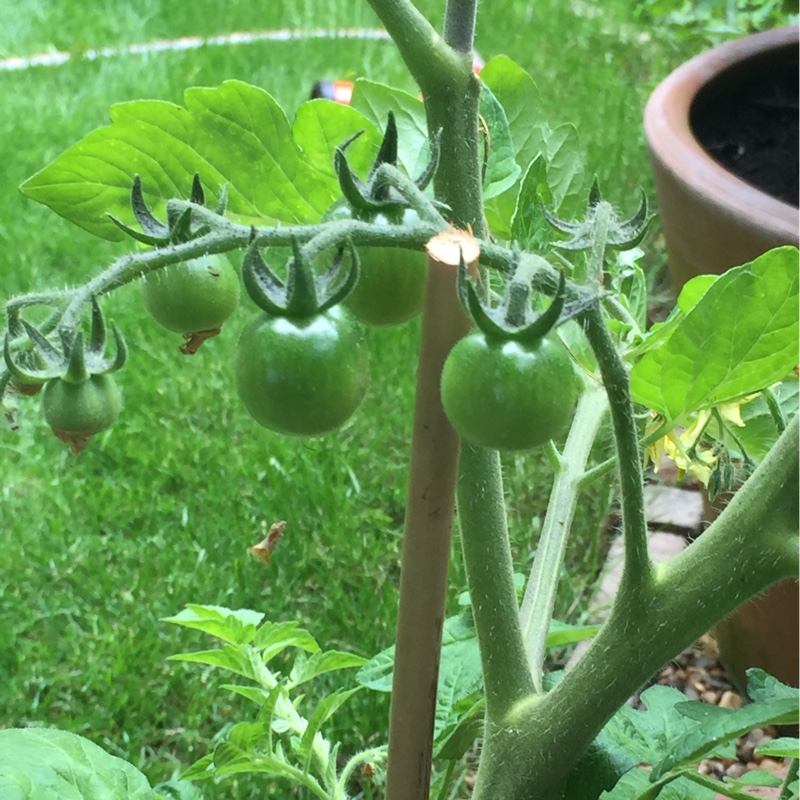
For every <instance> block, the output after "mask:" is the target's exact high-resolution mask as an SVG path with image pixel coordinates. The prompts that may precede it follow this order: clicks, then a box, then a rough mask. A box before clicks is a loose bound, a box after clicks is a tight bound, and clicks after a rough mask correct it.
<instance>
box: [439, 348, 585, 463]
mask: <svg viewBox="0 0 800 800" xmlns="http://www.w3.org/2000/svg"><path fill="white" fill-rule="evenodd" d="M577 397H578V380H577V376H576V374H575V371H574V368H573V366H572V360H571V359H570V356H569V353H568V352H567V350H566V349H565V348H564V346H563V345H562V344H561V342H560V340H558V339H557V338H556V337H554V336H545V337H544V338H543V339H540V340H539V341H538V342H535V343H534V344H532V345H531V344H522V343H519V342H515V341H497V340H494V339H491V338H487V337H486V336H485V335H484V334H483V333H472V334H470V335H469V336H467V337H465V338H464V339H462V340H461V341H460V342H458V344H456V346H455V347H454V348H453V349H452V351H451V352H450V355H449V356H448V357H447V361H446V362H445V365H444V370H443V371H442V404H443V405H444V410H445V412H446V414H447V416H448V418H449V419H450V422H451V423H452V425H453V427H454V428H455V429H456V430H457V431H458V433H459V434H461V436H463V437H464V438H465V439H468V440H470V441H472V442H475V443H476V444H480V445H483V446H484V447H490V448H492V449H494V450H527V449H529V448H532V447H537V446H538V445H541V444H544V443H545V442H546V441H548V440H549V439H552V438H553V437H555V436H558V435H559V434H560V433H562V432H563V431H564V429H565V428H566V426H567V425H568V423H569V422H570V420H571V419H572V414H573V411H574V408H575V403H576V401H577Z"/></svg>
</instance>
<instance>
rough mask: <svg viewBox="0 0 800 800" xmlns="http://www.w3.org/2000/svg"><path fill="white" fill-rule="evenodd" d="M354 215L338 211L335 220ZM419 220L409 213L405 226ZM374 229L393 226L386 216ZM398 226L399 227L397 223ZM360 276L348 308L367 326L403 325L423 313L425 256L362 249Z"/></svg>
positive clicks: (404, 251)
mask: <svg viewBox="0 0 800 800" xmlns="http://www.w3.org/2000/svg"><path fill="white" fill-rule="evenodd" d="M349 215H350V209H349V208H347V207H346V206H343V207H340V208H338V209H337V210H336V212H335V216H332V218H336V219H343V218H346V217H347V216H349ZM418 220H419V217H418V216H417V213H416V212H415V211H412V210H411V209H406V211H405V212H404V213H403V216H402V220H398V222H402V223H403V224H404V225H413V224H415V223H416V222H417V221H418ZM369 221H370V222H372V223H373V224H374V225H387V226H388V225H390V224H392V222H390V220H389V219H388V218H387V217H386V216H384V215H383V214H378V215H377V216H375V217H374V218H372V219H370V220H369ZM395 224H396V223H395ZM358 258H359V262H360V267H361V270H360V274H359V277H358V284H357V285H356V288H355V289H353V291H352V292H351V293H350V294H349V295H348V296H347V298H346V299H345V301H344V305H345V306H347V308H349V309H350V311H352V312H353V315H354V316H355V317H356V319H358V320H359V321H360V322H363V323H364V324H365V325H373V326H382V325H400V324H402V323H403V322H408V321H409V320H410V319H413V318H414V317H416V316H417V315H418V314H419V313H420V312H421V311H422V303H423V300H424V297H425V273H426V266H425V253H424V252H422V251H416V250H409V249H407V248H405V247H359V248H358Z"/></svg>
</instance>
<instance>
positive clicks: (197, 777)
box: [181, 753, 214, 781]
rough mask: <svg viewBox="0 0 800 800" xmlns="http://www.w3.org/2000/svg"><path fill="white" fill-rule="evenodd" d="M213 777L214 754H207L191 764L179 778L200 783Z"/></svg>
mask: <svg viewBox="0 0 800 800" xmlns="http://www.w3.org/2000/svg"><path fill="white" fill-rule="evenodd" d="M213 777H214V754H213V753H208V754H206V755H204V756H203V757H202V758H200V759H198V760H197V761H195V762H194V764H192V766H191V767H189V769H187V770H186V772H184V773H183V775H181V778H183V780H186V781H202V780H207V779H208V778H213Z"/></svg>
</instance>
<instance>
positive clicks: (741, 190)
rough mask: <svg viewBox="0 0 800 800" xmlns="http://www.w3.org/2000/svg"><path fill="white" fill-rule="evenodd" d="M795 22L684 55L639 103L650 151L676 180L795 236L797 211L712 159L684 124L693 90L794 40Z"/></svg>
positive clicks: (730, 211)
mask: <svg viewBox="0 0 800 800" xmlns="http://www.w3.org/2000/svg"><path fill="white" fill-rule="evenodd" d="M798 30H799V29H798V26H797V25H792V26H789V27H784V28H775V29H773V30H769V31H764V32H763V33H754V34H751V35H749V36H745V37H743V38H741V39H735V40H733V41H731V42H725V43H724V44H721V45H718V46H717V47H714V48H712V49H711V50H707V51H706V52H704V53H701V54H700V55H698V56H695V57H694V58H692V59H690V60H689V61H687V62H686V63H684V64H682V65H681V66H680V67H678V68H677V69H676V70H675V71H674V72H672V73H670V75H668V76H667V78H665V79H664V80H663V81H662V82H661V83H660V84H659V85H658V86H657V87H656V89H655V91H654V92H653V93H652V95H651V96H650V99H649V101H648V103H647V106H646V107H645V112H644V129H645V136H646V138H647V143H648V147H649V148H650V153H651V155H652V156H653V157H654V158H657V159H658V160H659V161H660V162H661V163H662V164H663V166H664V167H665V168H666V169H667V170H669V171H670V172H671V173H672V174H673V175H674V176H675V177H676V178H677V179H678V180H680V181H681V182H682V183H684V184H685V185H688V186H690V187H691V189H692V191H693V192H694V193H696V194H699V195H702V196H703V197H704V198H705V199H706V200H707V201H708V202H710V203H713V204H714V205H716V206H718V207H719V208H721V209H724V210H725V211H726V212H727V213H728V214H733V215H735V216H737V217H741V218H742V219H746V220H749V221H750V222H751V223H752V222H755V223H756V224H758V225H762V226H764V227H766V228H768V229H773V230H774V229H778V230H779V231H781V232H782V233H783V234H784V235H790V236H792V237H796V236H797V232H798V209H797V208H796V207H795V206H792V205H790V204H789V203H784V202H783V201H781V200H778V199H776V198H774V197H772V196H771V195H768V194H766V193H765V192H762V191H761V190H760V189H758V188H756V187H755V186H753V185H752V184H749V183H747V182H746V181H743V180H742V179H741V178H738V177H737V176H736V175H734V174H733V173H731V172H728V170H727V169H725V167H723V166H722V165H721V164H719V163H717V162H716V161H715V160H714V159H713V158H712V157H711V156H710V155H709V154H708V152H707V151H706V150H704V149H703V147H702V146H701V145H700V143H699V142H698V141H697V139H696V138H695V136H694V133H693V132H692V130H691V127H690V125H689V111H690V108H691V105H692V102H693V101H694V99H695V97H696V96H697V93H698V92H699V91H700V89H701V88H702V87H704V86H705V85H706V84H708V83H709V82H710V81H711V80H712V79H714V78H716V77H717V76H718V75H720V74H721V73H723V72H725V71H726V70H727V69H729V68H730V67H732V66H733V65H735V64H737V63H740V62H742V61H746V60H748V59H750V58H752V57H754V56H756V55H759V54H761V53H763V52H765V51H767V50H771V49H773V48H776V47H782V46H786V45H790V44H792V43H793V42H795V43H796V42H797V41H798Z"/></svg>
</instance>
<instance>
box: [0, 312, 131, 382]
mask: <svg viewBox="0 0 800 800" xmlns="http://www.w3.org/2000/svg"><path fill="white" fill-rule="evenodd" d="M21 324H22V326H23V328H24V329H25V332H26V333H27V334H28V339H29V341H30V346H31V350H30V351H29V352H28V353H27V354H23V357H22V358H19V357H16V356H15V354H14V353H12V351H11V337H10V336H9V335H8V334H6V337H5V342H4V345H3V355H4V357H5V362H6V366H7V367H8V371H9V373H10V374H11V375H12V376H13V377H14V378H15V379H16V380H17V381H19V382H20V383H23V384H36V383H45V382H46V381H50V380H53V379H55V378H61V379H62V380H64V381H66V382H67V383H74V384H79V383H84V382H85V381H87V380H88V379H89V378H90V377H91V376H92V375H105V374H106V373H109V372H116V371H117V370H118V369H120V368H121V367H122V366H123V365H124V364H125V361H126V359H127V357H128V349H127V347H126V345H125V340H124V338H123V336H122V333H121V332H120V330H119V329H118V328H117V326H116V325H114V324H113V323H112V324H111V331H112V333H113V336H114V343H115V353H114V356H113V357H107V356H106V355H105V348H106V325H105V321H104V319H103V314H102V312H101V311H100V306H99V305H98V303H97V299H96V298H95V297H92V323H91V329H90V331H89V341H88V344H87V343H86V342H85V341H84V336H83V333H82V332H80V331H77V332H75V333H74V334H72V335H70V334H67V333H61V334H60V338H61V349H59V348H57V347H56V346H55V345H54V344H53V343H52V342H51V341H50V340H49V339H48V338H47V337H46V336H44V334H42V332H41V331H39V330H38V329H37V328H35V327H34V326H33V325H31V324H30V323H28V322H27V321H25V320H22V321H21Z"/></svg>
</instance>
